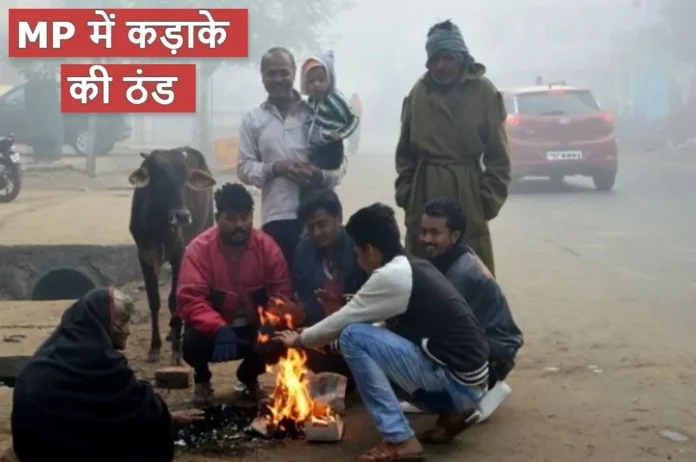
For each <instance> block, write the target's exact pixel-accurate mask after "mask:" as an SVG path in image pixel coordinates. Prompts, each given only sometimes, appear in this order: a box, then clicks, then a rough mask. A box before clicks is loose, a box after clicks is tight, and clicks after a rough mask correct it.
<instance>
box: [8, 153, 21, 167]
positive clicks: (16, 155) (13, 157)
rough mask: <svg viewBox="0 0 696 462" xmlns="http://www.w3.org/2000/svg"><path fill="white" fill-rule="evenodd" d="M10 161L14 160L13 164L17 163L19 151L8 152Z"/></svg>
mask: <svg viewBox="0 0 696 462" xmlns="http://www.w3.org/2000/svg"><path fill="white" fill-rule="evenodd" d="M10 161H12V162H14V163H15V164H18V163H19V153H18V152H13V153H12V154H10Z"/></svg>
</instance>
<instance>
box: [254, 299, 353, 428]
mask: <svg viewBox="0 0 696 462" xmlns="http://www.w3.org/2000/svg"><path fill="white" fill-rule="evenodd" d="M272 303H274V304H276V306H278V307H279V308H281V306H280V305H278V304H279V303H280V304H282V301H278V300H274V301H272ZM279 311H281V312H282V310H279ZM259 318H260V320H261V329H260V330H259V335H258V338H257V341H258V343H260V344H263V343H267V342H269V341H270V339H271V337H272V335H273V332H275V330H277V329H283V328H285V329H293V323H292V316H290V315H289V314H285V315H284V316H283V317H282V318H281V316H280V315H278V314H276V313H274V312H269V311H266V310H264V309H262V308H259ZM306 363H307V355H306V354H305V353H304V352H303V351H299V350H297V349H294V348H290V349H288V351H287V352H286V353H285V355H284V356H283V357H281V358H280V360H279V362H278V364H277V365H275V366H271V367H269V370H268V372H270V373H274V374H276V384H275V388H274V390H273V393H272V395H271V397H270V399H269V402H268V404H267V405H266V406H265V409H264V412H263V413H262V416H260V417H259V418H261V419H263V420H265V426H264V422H263V421H259V418H257V421H255V423H254V424H252V428H254V429H256V431H257V432H258V433H260V434H263V435H264V436H269V435H272V434H273V433H274V432H276V431H281V432H288V431H292V430H293V428H291V427H294V428H295V429H298V430H301V431H303V432H304V434H305V437H306V439H307V440H310V441H339V440H340V439H341V437H342V436H343V422H342V421H341V420H340V418H339V417H338V415H337V414H336V413H335V412H334V411H333V410H332V409H331V408H330V407H329V406H328V405H327V404H326V403H321V402H319V401H315V400H314V399H312V396H311V394H310V386H309V370H308V369H307V367H306ZM332 435H333V436H332Z"/></svg>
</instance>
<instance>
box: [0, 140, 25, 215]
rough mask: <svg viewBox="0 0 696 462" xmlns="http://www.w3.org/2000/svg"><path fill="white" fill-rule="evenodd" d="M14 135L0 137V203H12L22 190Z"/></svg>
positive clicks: (18, 157) (20, 167)
mask: <svg viewBox="0 0 696 462" xmlns="http://www.w3.org/2000/svg"><path fill="white" fill-rule="evenodd" d="M14 143H15V137H14V135H9V136H4V137H0V203H5V204H6V203H8V202H12V201H13V200H15V199H16V198H17V196H18V195H19V191H20V189H21V188H22V163H21V158H20V156H19V153H18V152H17V151H15V147H14Z"/></svg>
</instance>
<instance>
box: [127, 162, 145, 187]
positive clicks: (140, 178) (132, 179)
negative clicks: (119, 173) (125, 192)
mask: <svg viewBox="0 0 696 462" xmlns="http://www.w3.org/2000/svg"><path fill="white" fill-rule="evenodd" d="M128 182H129V183H130V184H132V185H133V186H135V187H136V188H144V187H145V186H147V185H149V184H150V172H148V171H147V169H146V168H145V167H140V168H139V169H137V170H135V171H134V172H133V173H131V174H130V175H128Z"/></svg>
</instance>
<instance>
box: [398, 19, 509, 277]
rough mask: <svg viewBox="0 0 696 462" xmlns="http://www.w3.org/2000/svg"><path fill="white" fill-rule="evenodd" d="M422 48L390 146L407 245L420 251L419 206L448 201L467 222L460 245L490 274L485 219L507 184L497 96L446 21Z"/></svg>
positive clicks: (502, 115) (503, 115) (504, 193)
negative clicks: (420, 72) (419, 68)
mask: <svg viewBox="0 0 696 462" xmlns="http://www.w3.org/2000/svg"><path fill="white" fill-rule="evenodd" d="M426 51H427V53H428V61H427V68H428V72H427V73H426V74H425V75H424V76H423V77H421V78H420V79H418V82H416V84H415V85H414V87H413V89H412V90H411V93H410V94H409V95H408V96H407V97H406V99H405V100H404V106H403V112H402V121H401V137H400V138H399V144H398V146H397V149H396V171H397V173H398V177H397V180H396V203H397V205H398V206H399V207H401V208H403V209H404V211H405V212H406V231H407V233H406V247H407V249H408V250H409V251H411V252H412V253H413V254H415V255H418V256H423V249H422V248H421V246H420V243H419V239H418V233H419V228H420V221H421V216H422V214H423V209H424V207H425V204H426V203H427V202H429V201H430V200H432V199H436V198H440V197H450V198H454V199H456V200H458V201H459V202H460V203H461V205H462V208H463V209H464V212H465V213H466V217H467V221H468V224H469V226H468V228H467V234H466V236H465V239H464V240H465V242H466V243H467V244H469V245H470V246H471V247H472V248H473V249H474V250H475V251H476V253H477V254H478V256H479V257H480V258H481V260H483V262H484V263H485V264H486V266H488V268H489V269H490V271H491V272H493V273H494V272H495V265H494V260H493V244H492V242H491V235H490V231H489V229H488V222H489V221H490V220H492V219H493V218H495V217H496V216H497V215H498V212H500V209H501V208H502V206H503V204H504V203H505V200H506V199H507V195H508V185H509V183H510V156H509V152H508V143H507V135H506V133H505V125H504V123H505V118H506V116H507V114H506V111H505V106H504V105H503V100H502V96H501V94H500V92H498V90H497V89H496V87H495V86H494V85H493V84H492V83H491V81H490V80H488V79H487V78H486V77H484V74H485V72H486V68H485V66H483V65H482V64H480V63H477V62H475V61H474V59H473V58H472V56H471V55H470V54H469V51H468V48H467V47H466V45H465V43H464V39H463V38H462V34H461V32H460V30H459V28H458V27H457V26H456V25H455V24H453V23H452V22H450V21H445V22H441V23H438V24H436V25H434V26H433V27H432V28H431V29H430V31H429V32H428V41H427V44H426Z"/></svg>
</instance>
